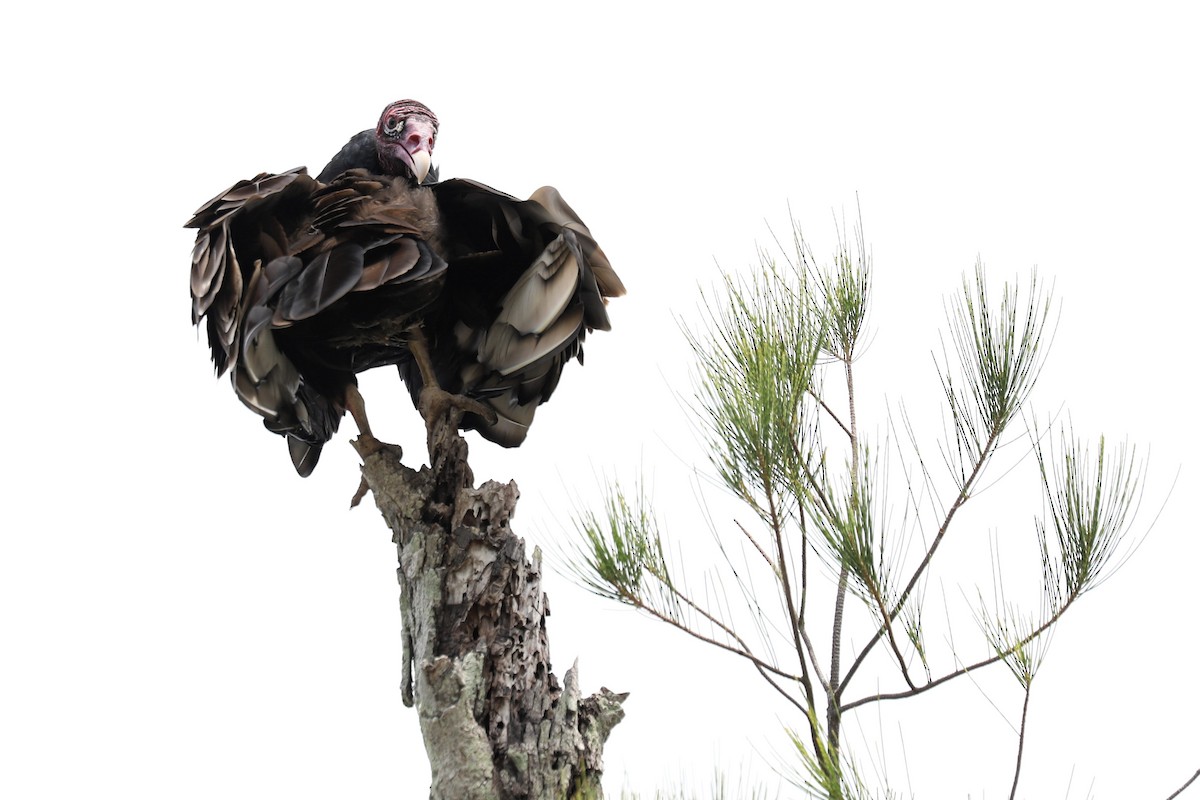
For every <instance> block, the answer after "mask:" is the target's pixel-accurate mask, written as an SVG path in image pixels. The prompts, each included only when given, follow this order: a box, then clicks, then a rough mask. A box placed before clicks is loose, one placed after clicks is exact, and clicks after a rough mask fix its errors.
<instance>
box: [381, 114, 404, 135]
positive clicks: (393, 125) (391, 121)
mask: <svg viewBox="0 0 1200 800" xmlns="http://www.w3.org/2000/svg"><path fill="white" fill-rule="evenodd" d="M402 124H404V120H403V119H402V118H400V117H389V118H388V121H387V123H386V124H385V125H384V129H385V130H387V132H388V133H391V132H393V131H395V130H398V129H399V128H400V126H401V125H402Z"/></svg>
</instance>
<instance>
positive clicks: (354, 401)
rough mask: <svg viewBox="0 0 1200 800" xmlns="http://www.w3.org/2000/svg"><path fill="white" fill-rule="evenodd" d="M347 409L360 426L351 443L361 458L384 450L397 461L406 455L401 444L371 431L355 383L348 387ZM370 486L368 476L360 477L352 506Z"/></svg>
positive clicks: (365, 407) (351, 500)
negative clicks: (382, 439)
mask: <svg viewBox="0 0 1200 800" xmlns="http://www.w3.org/2000/svg"><path fill="white" fill-rule="evenodd" d="M346 410H347V411H349V412H350V416H351V417H353V418H354V424H355V425H357V426H358V438H357V439H354V440H352V441H351V442H350V444H351V445H353V447H354V449H355V450H356V451H357V452H358V456H359V458H361V459H363V461H366V459H367V457H368V456H372V455H374V454H375V453H380V452H383V451H388V452H390V453H392V454H394V455H395V458H396V460H397V461H399V460H400V459H401V458H403V457H404V451H403V450H402V449H401V448H400V445H398V444H388V443H387V442H382V441H380V440H379V439H376V438H375V434H373V433H371V423H369V422H368V421H367V406H366V403H365V402H364V401H363V396H362V394H361V393H360V392H359V391H358V386H356V385H354V384H350V385H349V386H347V387H346ZM370 488H371V487H369V486H367V479H366V478H361V479H359V482H358V489H357V490H356V491H355V492H354V497H352V498H350V507H351V508H354V507H355V506H357V505H358V504H359V503H360V502H361V501H362V499H363V498H364V497H366V496H367V492H368V491H370Z"/></svg>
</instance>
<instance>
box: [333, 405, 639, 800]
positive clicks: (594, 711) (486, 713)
mask: <svg viewBox="0 0 1200 800" xmlns="http://www.w3.org/2000/svg"><path fill="white" fill-rule="evenodd" d="M422 410H423V411H427V410H428V409H422ZM426 418H427V419H430V418H433V419H435V420H437V422H435V423H434V424H433V425H431V426H430V433H429V450H430V454H431V455H430V461H431V463H432V465H433V466H432V467H423V468H422V469H421V470H420V471H414V470H412V469H409V468H408V467H406V466H404V465H403V464H401V463H400V460H399V458H398V456H397V455H396V453H395V452H394V451H393V450H392V449H390V448H382V449H380V448H376V449H375V451H374V452H365V453H363V461H364V464H363V469H362V471H363V480H364V481H365V483H366V484H367V486H369V487H370V489H371V491H372V493H373V494H374V496H375V504H376V506H377V507H378V508H379V511H380V513H381V514H382V515H383V517H384V520H385V521H386V522H387V524H388V527H390V528H391V529H392V531H393V537H392V540H393V541H394V542H395V543H396V547H397V553H398V558H399V565H400V566H399V569H398V570H397V577H398V579H399V581H400V611H401V617H402V620H403V625H404V633H403V635H404V661H405V663H404V677H403V682H402V695H403V699H404V702H405V704H406V705H409V706H412V705H415V706H416V707H417V711H418V716H419V719H420V724H421V732H422V734H423V736H424V739H425V748H426V750H427V751H428V753H429V760H430V764H431V766H432V773H433V784H432V786H431V788H430V798H431V800H476V798H479V799H480V800H482V799H483V798H496V799H497V800H509V799H510V798H530V799H531V800H534V799H536V800H541V799H542V798H547V799H550V798H555V799H557V798H601V797H603V793H602V791H601V788H600V776H601V772H602V768H603V762H602V755H603V748H604V742H605V741H606V740H607V738H608V734H609V732H610V731H611V730H612V728H613V727H614V726H615V725H616V724H617V723H618V722H620V720H621V718H622V717H623V716H624V711H623V710H622V709H621V703H622V702H623V701H624V700H625V698H626V697H627V695H626V694H615V693H613V692H610V691H609V690H608V689H603V688H602V689H601V690H600V692H599V693H597V694H595V695H592V696H590V697H588V698H582V699H581V698H580V694H579V683H578V673H577V665H576V666H572V668H571V669H569V670H567V673H566V675H565V676H564V677H563V685H561V686H560V685H559V682H558V679H557V678H556V677H555V676H554V673H553V672H551V668H550V648H549V643H548V641H547V638H546V616H547V615H548V614H549V608H548V606H547V600H546V596H545V595H544V594H543V593H542V590H541V567H542V565H541V553H540V552H539V551H538V550H536V549H535V550H534V553H533V557H532V559H526V557H525V542H524V541H523V540H522V539H521V538H520V537H518V536H517V535H516V534H514V533H513V532H512V530H511V529H510V527H509V520H510V519H511V518H512V515H513V513H514V512H515V510H516V504H517V499H518V497H519V492H518V491H517V485H516V484H515V483H513V482H509V483H507V484H501V483H497V482H495V481H486V482H485V483H484V484H483V485H481V486H480V487H478V488H474V487H473V485H472V484H473V480H474V479H473V477H472V475H471V470H470V468H469V466H468V465H467V445H466V442H465V441H463V439H462V437H461V436H459V434H458V431H457V426H456V425H455V424H454V423H455V422H456V420H454V419H453V415H452V413H451V414H445V415H443V414H433V415H427V416H426ZM356 445H357V443H356ZM365 449H366V448H364V450H365Z"/></svg>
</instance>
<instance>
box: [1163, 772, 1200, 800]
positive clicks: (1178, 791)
mask: <svg viewBox="0 0 1200 800" xmlns="http://www.w3.org/2000/svg"><path fill="white" fill-rule="evenodd" d="M1197 778H1200V769H1198V770H1196V772H1195V774H1193V775H1192V777H1190V778H1188V779H1187V783H1185V784H1183V786H1180V787H1179V788H1178V789H1176V790H1175V791H1174V793H1172V794H1171V795H1169V796H1168V797H1167V800H1173V798H1176V797H1179V795H1181V794H1183V790H1184V789H1186V788H1187V787H1189V786H1191V785H1192V784H1193V783H1195V782H1196V779H1197Z"/></svg>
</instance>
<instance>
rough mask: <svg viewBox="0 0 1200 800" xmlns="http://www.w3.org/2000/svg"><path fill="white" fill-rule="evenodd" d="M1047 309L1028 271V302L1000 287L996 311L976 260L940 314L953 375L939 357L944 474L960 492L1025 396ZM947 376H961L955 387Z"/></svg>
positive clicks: (1037, 366) (1039, 360)
mask: <svg viewBox="0 0 1200 800" xmlns="http://www.w3.org/2000/svg"><path fill="white" fill-rule="evenodd" d="M1050 307H1051V304H1050V297H1049V296H1043V295H1042V292H1041V290H1040V289H1039V286H1038V280H1037V273H1036V271H1035V272H1034V273H1033V276H1032V278H1031V280H1030V288H1029V293H1028V299H1027V300H1026V301H1025V302H1022V301H1021V299H1020V287H1019V285H1018V284H1016V283H1013V284H1012V285H1010V284H1008V283H1005V284H1004V288H1003V290H1002V292H1001V297H1000V310H999V312H996V311H995V306H994V304H993V302H992V300H991V298H990V297H989V295H988V290H987V282H986V275H985V272H984V268H983V263H982V261H976V263H975V283H974V286H972V285H971V283H970V282H969V281H968V280H967V279H966V277H964V278H963V285H962V295H961V297H960V298H959V303H958V304H955V305H954V306H952V307H951V308H950V309H949V310H948V311H947V318H948V321H949V323H950V336H951V339H952V341H953V343H954V350H955V353H956V355H957V366H958V369H957V370H954V369H953V368H952V367H951V365H950V362H949V358H948V357H946V356H943V363H942V364H941V365H939V367H938V375H939V377H940V378H941V381H942V390H943V393H944V394H945V397H946V402H947V404H948V405H949V408H950V414H951V417H952V419H953V421H954V433H955V444H956V458H954V459H952V460H954V461H955V463H954V464H953V465H952V469H953V471H955V472H956V473H957V475H958V479H959V488H960V490H962V491H966V490H967V489H968V484H969V483H970V481H971V478H972V477H973V475H974V474H975V472H973V471H972V466H974V465H978V464H980V463H981V462H982V461H984V460H986V458H987V457H988V455H989V450H990V448H992V447H994V446H995V444H996V441H997V439H998V438H999V436H1000V434H1001V433H1002V432H1003V431H1004V429H1005V428H1006V427H1007V426H1008V424H1009V422H1011V421H1012V420H1013V418H1014V417H1015V416H1016V415H1017V413H1018V412H1019V411H1020V409H1021V407H1022V405H1023V404H1024V402H1025V400H1026V399H1027V398H1028V397H1029V392H1030V391H1031V390H1032V389H1033V385H1034V382H1035V381H1036V380H1037V377H1038V374H1039V373H1040V372H1041V368H1042V364H1043V363H1044V350H1043V347H1042V343H1043V339H1044V338H1045V337H1046V323H1047V321H1048V320H1049V317H1050ZM955 371H957V372H960V373H961V374H962V375H963V376H964V378H965V381H964V382H963V383H961V384H960V383H956V382H955V380H954V377H953V375H954V372H955Z"/></svg>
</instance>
